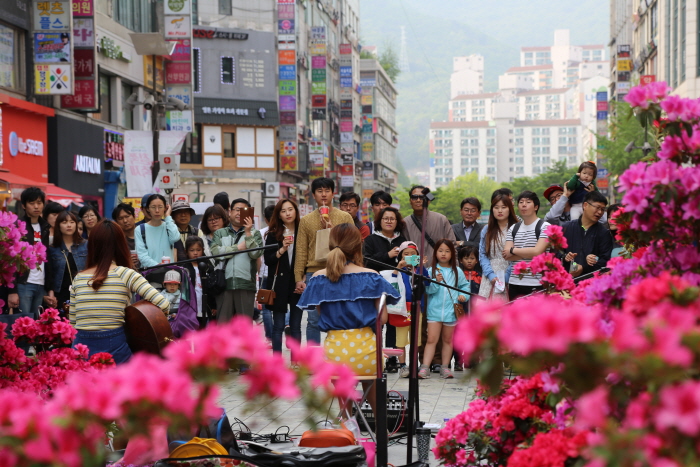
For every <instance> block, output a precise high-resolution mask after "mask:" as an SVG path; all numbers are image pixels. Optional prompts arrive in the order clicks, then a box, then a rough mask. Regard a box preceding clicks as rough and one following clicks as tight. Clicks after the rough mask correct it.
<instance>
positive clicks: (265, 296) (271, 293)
mask: <svg viewBox="0 0 700 467" xmlns="http://www.w3.org/2000/svg"><path fill="white" fill-rule="evenodd" d="M280 259H281V258H280ZM279 270H280V262H279V261H277V268H275V278H274V279H272V290H268V289H258V293H257V294H255V301H256V302H258V303H259V304H261V305H274V304H275V298H277V294H276V293H275V283H277V271H279Z"/></svg>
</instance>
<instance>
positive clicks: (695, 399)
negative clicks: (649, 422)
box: [653, 381, 700, 436]
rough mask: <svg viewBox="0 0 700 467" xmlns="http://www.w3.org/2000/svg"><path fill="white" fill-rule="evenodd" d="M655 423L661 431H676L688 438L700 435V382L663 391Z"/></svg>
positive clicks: (670, 387)
mask: <svg viewBox="0 0 700 467" xmlns="http://www.w3.org/2000/svg"><path fill="white" fill-rule="evenodd" d="M653 417H654V423H655V425H656V428H657V429H659V430H667V429H671V428H672V429H675V430H678V431H679V432H680V433H682V434H684V435H687V436H697V435H698V434H699V433H700V382H697V381H684V382H682V383H680V384H677V385H675V386H667V387H665V388H663V389H662V390H661V393H660V405H659V407H658V409H657V410H656V414H655V415H654V416H653Z"/></svg>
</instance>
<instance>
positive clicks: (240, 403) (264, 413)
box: [220, 333, 475, 466]
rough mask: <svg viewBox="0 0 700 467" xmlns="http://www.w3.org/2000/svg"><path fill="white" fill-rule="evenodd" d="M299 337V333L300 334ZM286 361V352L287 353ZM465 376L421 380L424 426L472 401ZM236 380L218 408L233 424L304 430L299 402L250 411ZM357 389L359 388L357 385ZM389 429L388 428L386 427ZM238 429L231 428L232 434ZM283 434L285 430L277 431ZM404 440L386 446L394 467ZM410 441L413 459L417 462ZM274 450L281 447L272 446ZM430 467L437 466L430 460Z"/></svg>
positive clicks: (398, 384)
mask: <svg viewBox="0 0 700 467" xmlns="http://www.w3.org/2000/svg"><path fill="white" fill-rule="evenodd" d="M302 335H303V333H302ZM287 358H288V351H287ZM465 374H466V373H464V372H463V373H460V372H455V379H452V380H443V379H441V378H440V377H439V375H437V374H432V375H431V378H430V379H427V380H421V381H420V383H419V388H420V398H419V399H420V419H421V420H423V421H424V422H426V423H443V421H444V419H446V418H451V417H453V416H454V415H456V414H458V413H460V412H462V411H463V410H465V409H466V408H467V406H468V405H469V402H470V401H471V399H472V398H473V395H474V389H475V384H474V383H473V382H472V380H468V379H464V375H465ZM238 381H239V377H238V376H237V375H231V377H230V379H229V380H228V381H227V382H226V383H225V384H223V385H222V396H221V399H220V404H221V406H222V407H223V408H224V409H226V413H227V414H228V416H229V419H230V420H231V423H232V424H234V423H235V420H234V417H235V418H238V419H240V420H241V421H243V422H244V423H245V424H246V425H247V426H248V427H249V428H250V430H251V431H252V432H253V433H259V434H269V433H274V432H275V431H276V430H277V429H278V428H280V427H283V426H285V425H286V426H288V427H289V430H290V433H291V434H292V437H299V436H301V433H303V432H304V431H305V430H307V429H308V424H309V422H308V421H306V420H305V419H304V413H305V410H304V407H303V403H302V401H301V399H299V400H296V401H292V402H288V401H284V400H279V399H278V400H275V401H273V402H272V403H270V404H268V405H265V406H260V405H259V404H258V405H257V406H256V407H255V408H254V409H251V408H250V406H249V404H247V403H246V400H245V397H244V396H243V386H242V385H240V384H239V383H238ZM387 387H388V389H389V390H395V391H408V379H403V378H399V376H398V374H397V373H392V374H389V375H388V381H387ZM358 388H359V385H358ZM337 413H338V406H337V403H334V404H333V407H332V408H331V411H330V414H331V415H330V418H332V417H334V416H335V415H337ZM325 417H326V414H325V413H319V414H317V415H316V416H315V417H313V420H314V421H316V422H320V421H322V420H324V419H325ZM389 428H391V426H389ZM237 429H238V427H236V426H234V431H236V430H237ZM280 432H286V428H283V429H281V430H280ZM405 443H406V439H405V438H403V439H400V440H398V441H392V442H390V443H389V463H390V464H393V465H395V466H399V465H404V464H405V463H406V446H405ZM415 446H416V443H415V442H414V455H413V460H414V461H416V460H417V459H418V455H417V451H416V450H415ZM275 447H281V446H280V445H275ZM431 464H432V465H437V462H436V461H435V459H434V458H433V457H432V453H431Z"/></svg>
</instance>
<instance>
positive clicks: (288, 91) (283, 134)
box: [277, 0, 299, 171]
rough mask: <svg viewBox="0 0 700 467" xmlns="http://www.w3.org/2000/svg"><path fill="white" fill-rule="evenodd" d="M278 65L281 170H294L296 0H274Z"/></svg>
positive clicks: (295, 138) (295, 155)
mask: <svg viewBox="0 0 700 467" xmlns="http://www.w3.org/2000/svg"><path fill="white" fill-rule="evenodd" d="M277 46H278V47H277V65H278V67H279V82H278V87H279V112H280V126H279V140H280V141H279V144H280V151H279V153H280V164H279V167H280V170H282V171H296V170H299V166H298V162H299V161H298V152H297V141H298V138H299V136H298V134H297V51H296V1H295V0H277Z"/></svg>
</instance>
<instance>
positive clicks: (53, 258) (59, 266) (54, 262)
mask: <svg viewBox="0 0 700 467" xmlns="http://www.w3.org/2000/svg"><path fill="white" fill-rule="evenodd" d="M87 244H88V242H87V240H83V242H82V243H81V244H79V245H73V246H72V247H71V253H72V254H73V260H74V261H75V265H76V266H77V267H78V269H77V270H76V271H71V273H72V275H75V274H77V273H78V272H79V271H82V270H83V269H85V263H86V262H87ZM63 252H66V253H67V252H68V250H67V249H66V245H65V244H61V248H56V247H54V246H50V247H49V250H48V252H47V255H46V256H47V260H48V261H49V262H50V264H51V268H50V269H49V271H50V274H47V276H46V290H53V291H54V293H58V292H59V291H60V290H61V287H62V286H63V276H64V274H65V270H66V256H64V255H63Z"/></svg>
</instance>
